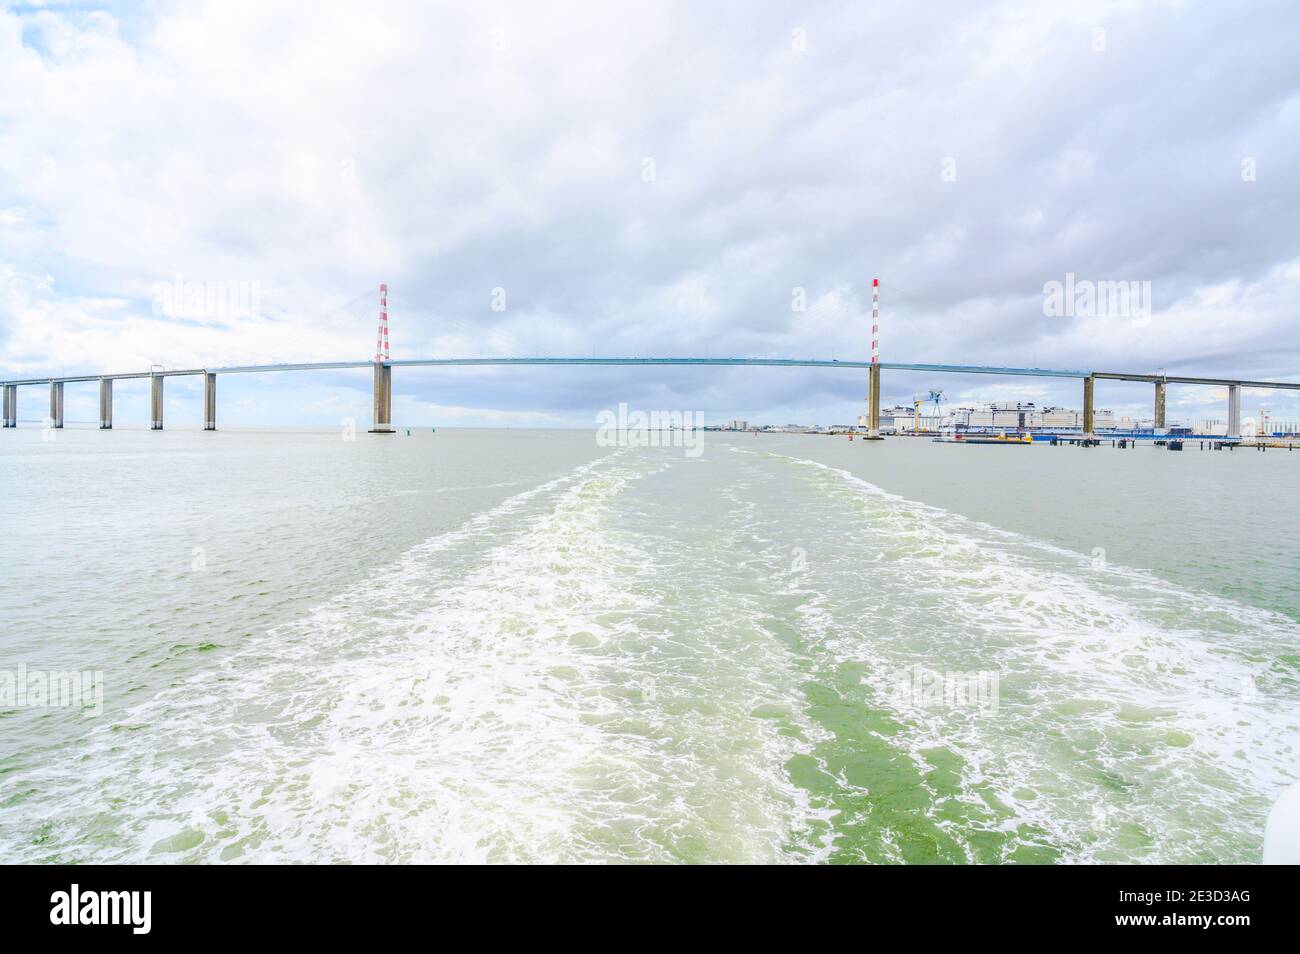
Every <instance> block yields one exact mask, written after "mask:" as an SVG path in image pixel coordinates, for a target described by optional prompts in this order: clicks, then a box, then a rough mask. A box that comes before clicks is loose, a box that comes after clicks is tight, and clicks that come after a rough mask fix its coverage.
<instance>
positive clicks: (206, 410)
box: [203, 371, 217, 431]
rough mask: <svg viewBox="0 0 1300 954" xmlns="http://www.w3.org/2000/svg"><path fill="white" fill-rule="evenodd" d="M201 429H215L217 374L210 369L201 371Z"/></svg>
mask: <svg viewBox="0 0 1300 954" xmlns="http://www.w3.org/2000/svg"><path fill="white" fill-rule="evenodd" d="M203 429H204V430H205V431H215V430H216V429H217V376H216V375H215V374H213V373H212V372H211V371H204V372H203Z"/></svg>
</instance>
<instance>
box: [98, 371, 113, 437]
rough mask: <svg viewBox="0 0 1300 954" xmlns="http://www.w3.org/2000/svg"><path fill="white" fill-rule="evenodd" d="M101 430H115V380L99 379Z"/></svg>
mask: <svg viewBox="0 0 1300 954" xmlns="http://www.w3.org/2000/svg"><path fill="white" fill-rule="evenodd" d="M99 429H100V430H101V431H109V430H112V429H113V379H112V378H100V379H99Z"/></svg>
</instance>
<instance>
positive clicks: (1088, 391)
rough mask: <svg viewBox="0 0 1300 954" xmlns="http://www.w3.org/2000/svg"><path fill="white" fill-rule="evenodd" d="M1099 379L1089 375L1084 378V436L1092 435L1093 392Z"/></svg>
mask: <svg viewBox="0 0 1300 954" xmlns="http://www.w3.org/2000/svg"><path fill="white" fill-rule="evenodd" d="M1096 383H1097V379H1096V378H1094V377H1093V376H1092V375H1088V376H1087V377H1086V378H1084V379H1083V436H1084V437H1092V431H1093V411H1092V392H1093V389H1094V387H1095V386H1096Z"/></svg>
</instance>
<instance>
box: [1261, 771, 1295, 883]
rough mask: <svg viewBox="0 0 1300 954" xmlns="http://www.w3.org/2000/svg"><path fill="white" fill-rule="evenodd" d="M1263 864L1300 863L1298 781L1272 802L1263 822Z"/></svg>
mask: <svg viewBox="0 0 1300 954" xmlns="http://www.w3.org/2000/svg"><path fill="white" fill-rule="evenodd" d="M1264 864H1266V865H1300V782H1296V783H1294V784H1293V785H1292V786H1291V787H1290V788H1288V789H1287V790H1286V791H1285V792H1283V793H1282V797H1281V798H1279V799H1278V800H1277V801H1276V802H1274V803H1273V810H1272V811H1271V812H1269V813H1268V821H1267V822H1265V823H1264Z"/></svg>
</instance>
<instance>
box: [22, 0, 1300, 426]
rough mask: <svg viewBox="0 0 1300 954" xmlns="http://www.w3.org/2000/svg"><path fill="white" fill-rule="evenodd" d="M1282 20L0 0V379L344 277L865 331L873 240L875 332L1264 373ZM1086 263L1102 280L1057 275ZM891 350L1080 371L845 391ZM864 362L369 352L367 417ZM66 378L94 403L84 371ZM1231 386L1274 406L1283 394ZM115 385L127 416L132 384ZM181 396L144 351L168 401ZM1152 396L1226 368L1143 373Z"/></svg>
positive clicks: (488, 327) (290, 310) (454, 302)
mask: <svg viewBox="0 0 1300 954" xmlns="http://www.w3.org/2000/svg"><path fill="white" fill-rule="evenodd" d="M1297 26H1300V7H1298V6H1297V4H1296V3H1294V2H1290V3H1286V2H1278V3H1271V2H1251V3H1244V4H1236V3H1234V4H1225V3H1210V2H1203V3H1197V2H1185V3H1163V2H1150V3H1147V2H1136V0H1134V2H1086V0H1080V2H1071V3H1050V4H1044V3H978V2H953V3H924V4H919V3H915V2H900V3H849V2H844V3H808V2H790V3H761V2H744V3H740V2H737V3H725V2H712V3H699V2H695V3H686V2H683V3H674V2H651V3H644V2H643V3H619V2H611V3H606V4H591V3H574V4H564V3H548V4H535V3H518V4H495V3H475V4H455V5H451V4H430V3H411V4H405V3H389V2H370V3H339V4H333V3H302V4H290V3H280V2H260V3H247V4H245V3H240V2H225V0H223V2H211V3H198V2H189V3H174V4H173V3H138V4H130V5H116V4H94V3H92V4H83V3H73V4H62V3H48V4H37V3H16V4H14V3H11V4H4V3H2V2H0V377H19V376H21V377H37V376H41V375H49V374H74V373H101V372H123V371H141V370H147V369H148V368H149V367H150V366H152V365H162V366H164V367H168V368H181V367H218V366H223V365H236V364H248V363H267V362H282V361H286V362H287V361H327V360H348V359H350V360H368V359H371V358H373V356H374V342H375V325H376V318H377V313H378V286H379V284H380V283H381V282H386V283H387V284H388V286H389V303H390V316H389V322H390V327H391V347H392V357H393V358H395V359H401V358H425V357H487V356H512V357H515V356H534V355H552V356H555V355H573V356H658V357H673V356H701V357H792V358H836V359H839V360H865V359H866V358H867V357H868V354H869V349H870V326H871V317H870V315H871V279H872V278H879V279H880V289H881V292H880V298H881V301H880V313H881V317H880V354H881V359H882V360H884V361H905V362H932V363H954V364H968V365H998V366H1032V367H1052V368H1065V369H1090V370H1106V371H1132V372H1139V373H1152V372H1156V371H1159V370H1161V369H1163V370H1165V371H1167V372H1168V373H1171V374H1174V373H1177V374H1200V375H1210V376H1222V377H1235V378H1245V379H1258V380H1268V379H1277V380H1300V228H1298V227H1297V226H1298V225H1300V216H1298V215H1297V213H1298V212H1300V31H1298V30H1297ZM1067 281H1068V282H1069V285H1068V287H1070V288H1071V289H1075V290H1076V295H1077V297H1076V296H1072V297H1070V298H1069V300H1068V302H1067V303H1066V307H1064V308H1062V307H1060V299H1059V297H1058V300H1057V303H1056V305H1053V303H1052V293H1051V289H1052V288H1053V287H1054V286H1053V285H1052V283H1054V282H1056V283H1060V286H1061V287H1066V283H1067ZM1121 282H1122V283H1125V285H1123V286H1117V285H1115V284H1114V283H1121ZM1127 283H1136V284H1134V285H1132V286H1129V285H1128V284H1127ZM1108 287H1109V288H1115V287H1123V288H1125V289H1129V288H1131V289H1132V291H1133V294H1132V295H1130V296H1128V298H1127V299H1116V298H1115V297H1114V296H1110V297H1109V298H1107V299H1106V300H1105V302H1098V301H1096V300H1091V301H1090V300H1089V299H1090V298H1091V296H1089V295H1087V294H1086V292H1085V293H1082V294H1079V293H1077V290H1078V289H1104V288H1108ZM1103 297H1104V296H1103ZM931 388H942V389H943V390H944V392H945V399H944V403H945V404H950V405H951V404H973V403H976V402H980V401H1006V400H1009V401H1016V400H1022V401H1036V402H1038V403H1040V404H1042V403H1047V404H1056V405H1063V406H1068V407H1078V406H1080V405H1081V403H1082V394H1081V390H1082V389H1081V386H1080V385H1079V383H1078V382H1073V381H1059V382H1058V381H1053V380H1050V379H1036V378H1001V377H988V376H969V377H966V376H959V375H937V374H924V373H903V372H886V373H885V374H884V375H883V376H882V390H883V395H882V397H883V401H884V403H886V404H892V403H896V402H897V403H904V404H910V402H911V401H912V398H913V396H914V395H915V394H918V393H924V392H926V391H928V390H929V389H931ZM218 390H219V397H220V409H219V420H220V421H221V422H222V423H226V424H249V425H252V424H267V425H271V424H275V425H280V424H315V425H337V424H338V423H339V422H340V420H342V419H344V418H345V417H349V416H352V417H355V418H357V419H358V420H368V418H369V415H370V402H371V395H370V374H369V373H368V372H367V371H365V370H360V371H333V372H311V373H280V374H273V375H239V376H229V377H222V378H220V379H219V382H218ZM20 393H21V396H20V402H21V403H20V410H19V415H20V417H21V418H25V419H26V418H39V417H40V411H41V409H42V408H44V407H45V406H46V404H45V402H46V398H45V396H44V394H43V393H41V392H40V391H39V389H37V388H25V389H22V391H21V392H20ZM865 395H866V380H865V374H863V373H860V372H857V371H851V370H839V369H829V370H821V369H789V368H746V369H728V368H671V369H668V368H601V369H586V368H572V367H562V368H554V367H552V368H537V369H526V370H520V369H517V368H516V369H472V370H469V369H457V370H450V369H433V368H421V369H406V368H398V369H395V370H394V397H393V418H394V421H395V423H396V424H398V425H402V424H416V425H425V424H431V425H442V426H458V425H463V426H502V425H510V426H594V420H595V415H596V414H597V413H598V412H599V411H600V410H602V409H606V408H613V407H616V406H617V405H618V404H619V403H620V402H626V403H628V404H629V405H630V406H631V407H633V408H642V409H646V410H653V409H662V410H674V409H680V410H687V411H692V412H693V411H700V412H703V413H704V415H705V417H706V419H707V420H709V421H710V422H713V421H720V420H724V419H730V418H737V417H739V418H746V419H748V420H751V421H761V422H767V423H789V422H814V421H816V422H820V423H824V424H832V423H848V422H851V421H853V420H855V419H856V417H857V415H859V414H861V413H863V412H864V410H865V404H864V397H865ZM1151 397H1152V395H1151V387H1150V386H1149V385H1138V384H1123V383H1116V382H1101V383H1100V384H1099V385H1098V396H1097V402H1098V406H1099V407H1102V408H1110V409H1113V410H1115V411H1116V412H1117V413H1120V414H1132V415H1134V416H1144V415H1145V416H1149V415H1150V413H1151V410H1150V405H1151ZM65 401H66V408H67V411H66V413H67V418H68V420H69V421H93V420H95V419H96V417H97V391H96V387H95V385H94V384H93V383H91V384H82V385H69V386H68V388H67V392H66V397H65ZM1260 407H1264V408H1266V409H1267V410H1268V412H1269V414H1270V416H1272V417H1273V418H1274V420H1300V400H1298V399H1297V395H1296V392H1274V391H1262V390H1261V391H1259V392H1254V391H1251V392H1248V393H1247V394H1246V395H1245V397H1244V400H1243V413H1244V414H1247V415H1253V414H1255V413H1256V412H1257V410H1258V409H1259V408H1260ZM115 411H116V414H117V417H118V419H119V421H120V422H124V423H132V422H135V423H141V424H143V423H144V422H145V421H146V419H147V417H148V396H147V387H146V385H145V383H143V382H136V383H132V382H121V383H120V384H119V385H118V391H117V397H116V400H115ZM201 414H202V399H201V394H200V390H199V381H198V379H192V378H171V379H168V382H167V419H168V423H169V424H173V423H174V424H176V425H178V426H197V425H198V424H199V421H200V418H201ZM1169 417H1170V420H1171V422H1176V421H1186V422H1189V423H1200V422H1201V421H1204V420H1210V419H1218V420H1222V419H1223V418H1225V417H1226V393H1225V392H1224V391H1222V390H1216V389H1213V388H1206V387H1190V386H1176V387H1171V388H1170V394H1169Z"/></svg>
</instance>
